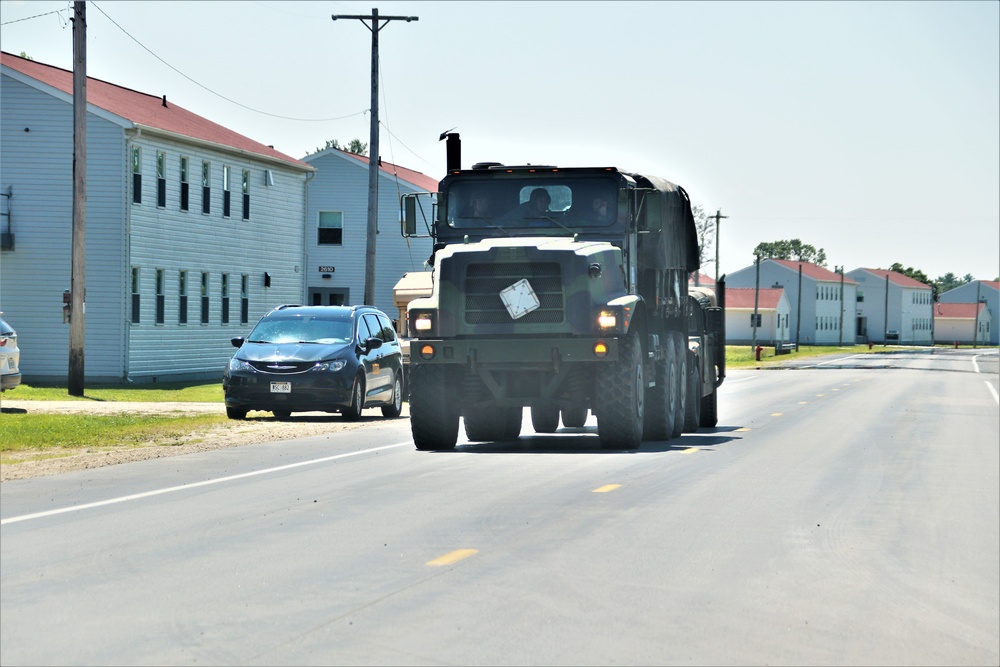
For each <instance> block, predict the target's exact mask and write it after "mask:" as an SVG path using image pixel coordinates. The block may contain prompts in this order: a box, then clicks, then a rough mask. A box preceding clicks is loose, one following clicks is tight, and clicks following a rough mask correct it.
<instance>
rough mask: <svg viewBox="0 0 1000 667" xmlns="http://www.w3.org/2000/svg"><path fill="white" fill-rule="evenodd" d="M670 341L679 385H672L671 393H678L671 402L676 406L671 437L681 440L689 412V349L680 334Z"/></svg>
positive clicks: (676, 333)
mask: <svg viewBox="0 0 1000 667" xmlns="http://www.w3.org/2000/svg"><path fill="white" fill-rule="evenodd" d="M670 339H671V343H673V346H674V352H675V354H676V356H677V375H676V380H677V384H674V385H671V387H672V389H671V391H673V392H675V393H676V397H675V399H674V400H673V401H671V403H672V404H673V406H674V429H673V431H671V433H670V437H672V438H679V437H680V435H681V433H683V432H684V417H685V414H686V411H687V400H688V399H687V393H688V392H687V387H688V376H687V375H688V373H687V368H688V349H687V345H686V344H685V338H684V336H682V335H681V334H680V333H678V332H674V333H671V334H670Z"/></svg>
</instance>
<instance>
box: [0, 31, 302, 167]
mask: <svg viewBox="0 0 1000 667" xmlns="http://www.w3.org/2000/svg"><path fill="white" fill-rule="evenodd" d="M0 63H2V64H3V66H4V67H9V68H10V69H12V70H15V71H17V72H20V73H22V74H24V75H25V76H28V77H31V78H32V79H35V80H36V81H40V82H41V83H43V84H46V85H48V86H51V87H53V88H55V89H56V90H60V91H62V92H64V93H66V94H67V95H69V96H70V97H72V95H73V72H71V71H70V70H65V69H61V68H59V67H53V66H52V65H46V64H44V63H39V62H35V61H33V60H28V59H26V58H21V57H19V56H15V55H13V54H11V53H7V52H6V51H4V52H3V53H2V56H0ZM87 103H88V104H92V105H94V106H96V107H98V108H100V109H104V110H105V111H109V112H111V113H113V114H115V115H116V116H120V117H122V118H124V119H126V120H128V121H131V122H132V123H134V124H135V125H141V126H145V127H151V128H155V129H158V130H164V131H167V132H172V133H175V134H179V135H182V136H185V137H190V138H192V139H198V140H201V141H207V142H211V143H214V144H219V145H222V146H226V147H228V148H233V149H237V150H240V151H245V152H247V153H252V154H254V155H259V156H264V157H268V158H271V159H272V160H278V161H280V162H286V163H289V164H292V165H295V166H296V167H299V168H304V169H305V170H309V171H312V170H313V167H311V166H310V165H308V164H306V163H305V162H302V161H301V160H296V159H295V158H293V157H289V156H288V155H285V154H284V153H281V152H280V151H276V150H274V149H273V148H270V147H268V146H265V145H264V144H261V143H259V142H256V141H254V140H253V139H250V138H248V137H244V136H243V135H242V134H238V133H236V132H234V131H232V130H230V129H228V128H225V127H223V126H222V125H218V124H216V123H213V122H212V121H210V120H208V119H207V118H202V117H201V116H199V115H197V114H194V113H191V112H190V111H188V110H186V109H184V108H183V107H180V106H178V105H177V104H174V103H173V102H170V101H168V100H167V99H166V96H164V97H157V96H155V95H148V94H146V93H140V92H137V91H135V90H131V89H129V88H122V87H121V86H116V85H114V84H111V83H108V82H106V81H101V80H100V79H94V78H92V77H89V76H88V77H87Z"/></svg>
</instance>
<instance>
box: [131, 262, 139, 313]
mask: <svg viewBox="0 0 1000 667" xmlns="http://www.w3.org/2000/svg"><path fill="white" fill-rule="evenodd" d="M139 306H140V303H139V267H138V266H133V267H132V324H139Z"/></svg>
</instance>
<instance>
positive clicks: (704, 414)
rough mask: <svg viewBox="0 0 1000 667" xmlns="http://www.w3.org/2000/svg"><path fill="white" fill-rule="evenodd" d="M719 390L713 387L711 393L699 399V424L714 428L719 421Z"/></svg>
mask: <svg viewBox="0 0 1000 667" xmlns="http://www.w3.org/2000/svg"><path fill="white" fill-rule="evenodd" d="M718 399H719V390H718V388H713V389H712V393H711V394H709V395H708V396H704V397H702V399H701V425H702V426H705V427H708V428H715V425H716V424H718V423H719V410H718V405H719V403H718Z"/></svg>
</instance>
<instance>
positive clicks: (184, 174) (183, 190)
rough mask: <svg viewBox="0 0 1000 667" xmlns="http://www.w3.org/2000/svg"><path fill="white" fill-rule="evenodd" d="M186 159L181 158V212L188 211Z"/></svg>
mask: <svg viewBox="0 0 1000 667" xmlns="http://www.w3.org/2000/svg"><path fill="white" fill-rule="evenodd" d="M188 191H189V183H188V159H187V158H186V157H182V158H181V210H182V211H186V210H188Z"/></svg>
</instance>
